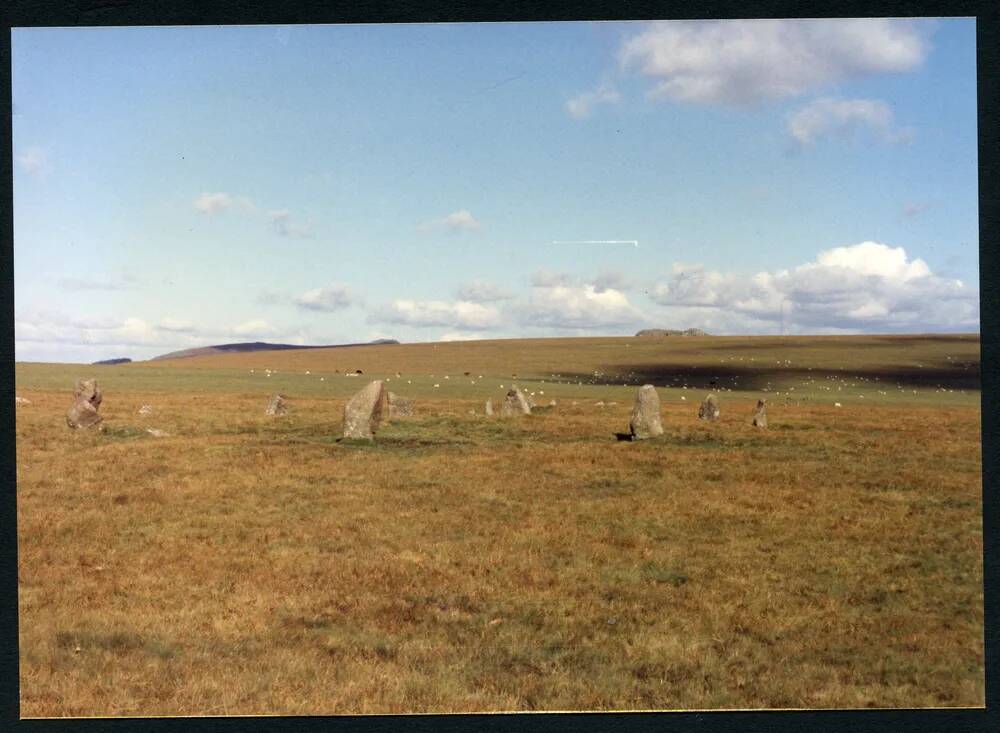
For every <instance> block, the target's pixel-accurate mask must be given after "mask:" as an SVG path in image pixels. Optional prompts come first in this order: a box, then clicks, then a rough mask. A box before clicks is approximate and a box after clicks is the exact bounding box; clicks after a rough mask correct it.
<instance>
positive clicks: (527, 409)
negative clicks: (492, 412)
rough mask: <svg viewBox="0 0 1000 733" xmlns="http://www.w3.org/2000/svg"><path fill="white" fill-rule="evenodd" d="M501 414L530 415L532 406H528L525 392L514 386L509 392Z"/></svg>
mask: <svg viewBox="0 0 1000 733" xmlns="http://www.w3.org/2000/svg"><path fill="white" fill-rule="evenodd" d="M500 413H501V414H502V415H530V414H531V405H529V404H528V400H527V398H526V397H525V396H524V392H522V391H521V390H519V389H518V388H517V387H513V386H512V387H511V388H510V390H508V392H507V397H506V398H505V399H504V401H503V407H501V408H500Z"/></svg>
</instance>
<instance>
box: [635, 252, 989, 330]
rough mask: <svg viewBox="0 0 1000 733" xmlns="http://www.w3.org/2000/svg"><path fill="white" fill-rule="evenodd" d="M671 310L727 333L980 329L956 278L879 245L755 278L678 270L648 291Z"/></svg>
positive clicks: (974, 307) (971, 298) (974, 306)
mask: <svg viewBox="0 0 1000 733" xmlns="http://www.w3.org/2000/svg"><path fill="white" fill-rule="evenodd" d="M650 297H651V298H652V300H653V301H655V302H656V303H659V304H660V305H663V306H669V307H670V308H671V309H675V308H678V307H679V308H684V309H687V310H688V311H689V312H691V311H692V310H694V309H702V310H705V311H707V312H709V313H711V314H713V315H715V316H716V317H722V318H724V319H728V323H729V328H730V330H735V331H740V330H742V331H754V330H756V331H760V330H763V329H762V328H761V327H762V326H764V325H766V324H770V325H771V327H772V329H773V326H774V325H775V324H777V323H778V322H779V321H781V320H782V319H783V320H784V323H785V324H786V326H788V327H789V329H790V330H791V331H799V332H801V331H811V332H820V331H836V330H841V331H905V330H977V329H978V327H979V297H978V293H976V291H975V290H974V289H972V288H968V287H966V286H965V285H964V284H963V283H962V282H961V281H959V280H951V279H946V278H943V277H939V276H937V275H934V274H933V273H932V272H931V270H930V268H929V267H928V265H927V263H926V262H924V261H923V260H921V259H919V258H913V259H911V258H909V257H908V256H907V254H906V251H905V250H904V249H903V248H902V247H889V246H887V245H885V244H881V243H878V242H862V243H860V244H856V245H852V246H846V247H835V248H833V249H829V250H825V251H823V252H820V253H819V254H818V255H817V257H816V259H815V261H813V262H809V263H807V264H804V265H799V266H798V267H795V268H793V269H791V270H781V271H778V272H759V273H757V274H755V275H752V276H745V275H740V274H737V273H722V272H717V271H711V270H706V269H705V268H703V267H701V266H698V265H683V264H675V265H674V268H673V272H672V273H671V275H670V277H669V278H668V279H667V280H666V281H664V282H660V283H657V284H656V285H655V286H654V287H653V288H652V290H651V291H650Z"/></svg>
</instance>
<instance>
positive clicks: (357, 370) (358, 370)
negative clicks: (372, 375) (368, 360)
mask: <svg viewBox="0 0 1000 733" xmlns="http://www.w3.org/2000/svg"><path fill="white" fill-rule="evenodd" d="M354 373H355V374H364V372H363V371H361V370H360V369H355V370H354Z"/></svg>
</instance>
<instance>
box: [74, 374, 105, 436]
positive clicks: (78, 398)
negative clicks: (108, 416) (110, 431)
mask: <svg viewBox="0 0 1000 733" xmlns="http://www.w3.org/2000/svg"><path fill="white" fill-rule="evenodd" d="M102 399H104V397H103V395H102V394H101V388H100V387H98V386H97V380H96V379H80V380H77V383H76V387H74V389H73V406H72V407H70V408H69V410H68V411H67V412H66V424H67V425H69V426H70V427H71V428H74V429H75V428H90V427H93V426H95V425H97V424H99V423H100V422H101V416H100V415H99V414H97V408H99V407H100V406H101V400H102Z"/></svg>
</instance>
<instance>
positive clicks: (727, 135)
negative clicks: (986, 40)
mask: <svg viewBox="0 0 1000 733" xmlns="http://www.w3.org/2000/svg"><path fill="white" fill-rule="evenodd" d="M975 62H976V58H975V20H974V19H961V18H950V19H900V20H894V19H855V20H837V19H820V20H749V21H661V22H625V23H621V22H557V23H485V24H407V25H295V26H226V27H219V26H199V27H194V26H192V27H128V28H15V29H13V30H12V72H13V87H12V94H13V147H14V150H13V153H14V210H13V214H14V287H15V298H14V300H15V311H14V316H15V350H16V359H17V360H18V361H63V362H89V361H94V360H97V359H105V358H114V357H130V358H133V359H145V358H150V357H152V356H155V355H157V354H161V353H164V352H167V351H172V350H175V349H181V348H189V347H193V346H201V345H208V344H216V343H231V342H239V341H270V342H281V343H296V344H336V343H354V342H362V341H369V340H373V339H377V338H395V339H398V340H400V341H403V342H426V341H439V340H460V339H478V338H519V337H546V336H585V335H627V334H632V333H634V332H635V331H637V330H639V329H641V328H689V327H697V328H702V329H705V330H707V331H709V332H710V333H714V334H776V333H787V334H807V333H808V334H834V333H902V332H919V333H926V332H976V331H978V330H979V267H978V188H977V149H976V146H977V136H976V71H975Z"/></svg>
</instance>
